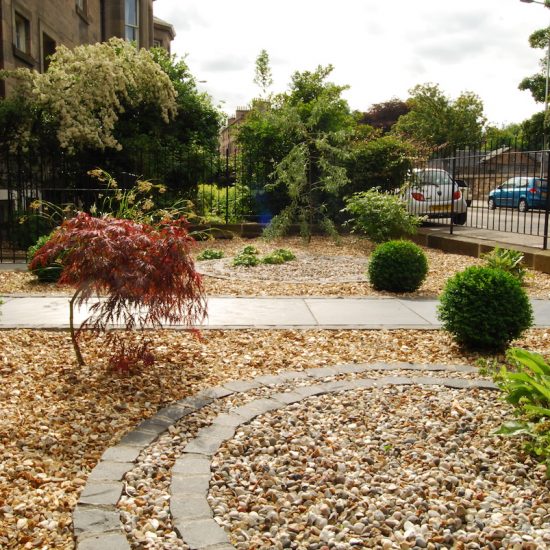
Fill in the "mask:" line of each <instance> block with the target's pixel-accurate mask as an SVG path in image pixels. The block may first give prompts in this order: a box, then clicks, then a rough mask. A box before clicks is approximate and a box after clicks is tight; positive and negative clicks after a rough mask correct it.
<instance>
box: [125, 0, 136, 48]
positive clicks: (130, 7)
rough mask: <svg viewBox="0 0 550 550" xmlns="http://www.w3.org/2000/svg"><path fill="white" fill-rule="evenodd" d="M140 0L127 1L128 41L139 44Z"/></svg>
mask: <svg viewBox="0 0 550 550" xmlns="http://www.w3.org/2000/svg"><path fill="white" fill-rule="evenodd" d="M138 2H139V0H125V18H124V20H125V30H126V40H129V41H130V42H135V43H136V44H138V43H139V5H138Z"/></svg>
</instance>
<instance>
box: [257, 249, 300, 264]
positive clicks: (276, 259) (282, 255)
mask: <svg viewBox="0 0 550 550" xmlns="http://www.w3.org/2000/svg"><path fill="white" fill-rule="evenodd" d="M295 259H296V256H295V255H294V254H293V253H292V252H291V251H290V250H287V249H286V248H278V249H277V250H274V251H273V252H271V253H270V254H266V255H265V256H264V257H263V258H262V263H264V264H275V265H277V264H284V263H286V262H290V261H292V260H295Z"/></svg>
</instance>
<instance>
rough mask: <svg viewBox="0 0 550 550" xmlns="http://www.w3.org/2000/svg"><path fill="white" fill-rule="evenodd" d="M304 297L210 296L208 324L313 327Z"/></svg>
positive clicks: (212, 325)
mask: <svg viewBox="0 0 550 550" xmlns="http://www.w3.org/2000/svg"><path fill="white" fill-rule="evenodd" d="M316 324H317V322H316V320H315V318H314V317H313V315H312V314H311V311H310V310H309V308H308V306H307V305H306V303H305V302H304V300H303V299H301V298H280V299H269V298H216V299H214V298H210V299H209V300H208V320H207V322H206V324H205V325H206V326H209V327H216V326H223V327H228V326H234V327H241V326H264V327H269V326H278V325H281V326H288V327H289V326H314V325H316Z"/></svg>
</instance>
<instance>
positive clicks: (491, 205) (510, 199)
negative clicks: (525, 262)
mask: <svg viewBox="0 0 550 550" xmlns="http://www.w3.org/2000/svg"><path fill="white" fill-rule="evenodd" d="M549 156H550V151H548V150H540V149H534V148H530V147H528V146H525V145H524V144H521V143H509V144H502V143H501V144H499V146H498V147H494V146H492V145H491V144H490V143H485V144H483V145H482V146H479V147H472V148H470V149H468V150H459V151H453V152H452V153H451V154H449V153H448V152H441V153H434V154H433V155H432V156H431V157H430V158H429V160H427V161H425V162H423V163H421V165H420V166H419V168H421V169H423V170H425V171H426V172H428V173H429V171H430V170H431V171H436V170H441V171H445V172H447V173H448V174H449V175H450V176H451V178H452V179H453V180H454V182H455V184H456V186H457V187H459V186H460V187H459V189H460V192H461V195H462V196H463V197H466V199H467V201H468V203H469V204H468V209H467V215H466V219H464V218H462V219H461V220H460V221H461V222H464V225H465V226H466V227H472V228H476V229H485V230H490V231H499V232H507V233H516V234H521V235H530V236H537V237H541V240H542V243H541V244H542V247H543V248H544V249H546V248H547V244H548V217H549V207H550V202H549V201H550V197H549V189H548V183H547V182H548V168H549ZM460 206H461V201H454V202H453V204H452V207H453V208H454V209H456V208H459V207H460ZM456 220H457V218H456V216H450V217H441V218H437V217H435V216H434V217H430V218H429V221H430V222H431V223H444V224H448V225H449V231H450V232H451V233H452V232H453V227H454V225H456Z"/></svg>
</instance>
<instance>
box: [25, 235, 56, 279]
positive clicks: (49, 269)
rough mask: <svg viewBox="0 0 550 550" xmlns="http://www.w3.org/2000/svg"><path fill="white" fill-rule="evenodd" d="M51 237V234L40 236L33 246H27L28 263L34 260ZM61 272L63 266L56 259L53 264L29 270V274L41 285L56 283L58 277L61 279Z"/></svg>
mask: <svg viewBox="0 0 550 550" xmlns="http://www.w3.org/2000/svg"><path fill="white" fill-rule="evenodd" d="M51 236H52V234H51V233H50V234H49V235H42V237H39V239H38V240H37V241H36V243H35V244H33V245H32V246H29V249H28V250H27V258H28V261H29V263H30V262H31V261H32V260H33V259H34V257H35V256H36V253H37V252H38V251H39V250H40V249H41V248H42V247H43V246H44V245H45V244H46V243H47V242H48V241H49V240H50V238H51ZM62 271H63V264H62V263H61V258H57V259H56V261H55V262H53V263H50V264H47V265H45V266H44V267H39V268H36V269H33V270H31V273H32V274H33V275H34V276H35V277H36V278H37V279H38V280H39V281H40V282H41V283H56V282H57V281H58V280H59V277H61V272H62Z"/></svg>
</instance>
